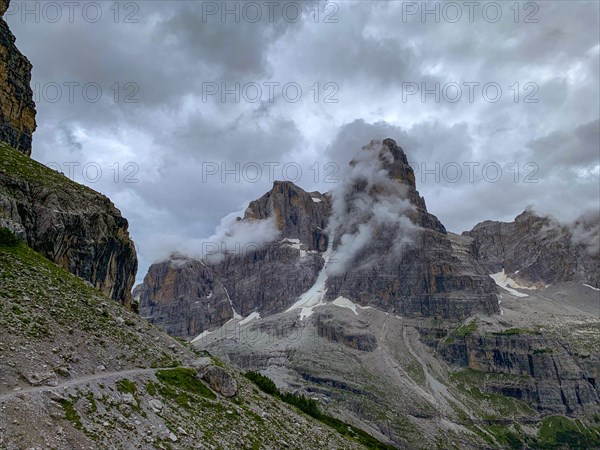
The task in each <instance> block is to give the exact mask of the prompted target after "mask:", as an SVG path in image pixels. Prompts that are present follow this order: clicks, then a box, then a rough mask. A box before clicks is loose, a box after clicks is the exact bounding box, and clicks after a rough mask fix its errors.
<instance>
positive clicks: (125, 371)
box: [0, 229, 362, 449]
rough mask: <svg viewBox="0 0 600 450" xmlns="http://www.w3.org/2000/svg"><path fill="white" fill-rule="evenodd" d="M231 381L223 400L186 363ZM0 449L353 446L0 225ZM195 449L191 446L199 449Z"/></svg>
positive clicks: (352, 442) (355, 444)
mask: <svg viewBox="0 0 600 450" xmlns="http://www.w3.org/2000/svg"><path fill="white" fill-rule="evenodd" d="M198 365H200V366H202V367H204V366H206V365H209V366H211V365H212V366H218V367H219V368H220V369H219V370H224V371H225V372H226V373H227V374H228V376H229V377H230V379H232V380H234V382H235V383H237V394H236V395H234V396H232V397H229V398H225V397H224V396H223V395H221V394H220V393H219V392H220V391H219V390H218V389H217V390H215V389H216V388H214V386H213V388H211V386H212V384H210V383H207V382H206V381H202V380H201V378H200V377H199V376H198V374H197V369H196V368H195V366H198ZM0 410H1V411H2V414H0V448H32V447H35V448H38V447H40V448H42V447H43V448H54V449H64V448H98V449H104V448H122V449H129V448H164V449H169V448H185V449H187V448H214V449H217V448H248V449H253V448H254V449H258V448H268V447H271V448H273V447H274V448H283V447H288V448H298V449H300V448H362V447H361V446H360V445H359V444H358V443H357V442H355V441H354V440H352V439H350V438H346V437H344V436H342V435H341V434H339V433H338V432H337V431H335V430H333V429H330V428H329V427H327V426H324V425H323V424H321V423H320V422H318V421H316V420H314V419H312V418H310V417H308V416H306V415H304V414H302V413H301V412H300V411H297V410H296V409H295V408H293V407H290V406H288V405H285V404H284V403H283V402H281V401H279V400H277V399H274V398H272V397H270V396H268V395H267V394H264V393H263V392H261V391H260V390H259V389H258V388H256V387H255V386H254V385H253V384H252V383H251V382H250V381H248V380H246V379H245V378H244V377H243V376H241V375H240V374H239V373H237V372H235V371H234V370H232V369H230V368H226V367H224V366H223V365H222V364H221V363H220V362H218V361H216V360H213V359H212V358H210V357H207V356H206V354H205V353H204V352H201V351H199V350H197V349H194V348H192V347H191V346H190V345H189V344H187V343H184V342H180V341H177V340H175V339H173V338H171V337H169V336H167V335H166V334H164V333H162V332H161V331H160V330H158V329H157V328H156V327H154V326H152V325H150V324H149V323H147V322H146V321H144V320H142V319H140V318H139V317H138V316H137V315H136V314H134V313H133V312H131V311H129V310H127V309H125V308H123V307H121V306H120V305H118V304H117V303H115V302H114V301H111V300H109V299H108V298H106V297H104V296H103V295H102V294H101V293H100V292H98V291H97V290H95V289H94V288H92V287H90V286H89V285H88V284H86V283H85V282H83V281H82V280H80V279H79V278H77V277H76V276H74V275H71V274H70V273H68V272H66V271H65V270H63V269H62V268H60V267H58V266H57V265H55V264H54V263H52V262H50V261H49V260H47V259H46V258H44V257H43V256H41V255H39V254H38V253H36V252H34V251H32V250H31V249H30V248H28V247H27V246H26V245H25V244H24V243H22V242H20V241H19V240H18V239H16V238H15V237H14V235H12V234H11V233H10V232H8V230H6V229H0ZM198 446H200V447H198Z"/></svg>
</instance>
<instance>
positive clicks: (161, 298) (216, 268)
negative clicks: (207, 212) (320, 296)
mask: <svg viewBox="0 0 600 450" xmlns="http://www.w3.org/2000/svg"><path fill="white" fill-rule="evenodd" d="M330 208H331V205H330V201H329V197H327V196H325V195H322V194H320V193H318V192H310V193H309V192H306V191H304V190H303V189H301V188H299V187H298V186H296V185H294V184H293V183H289V182H279V181H276V182H275V183H274V184H273V188H272V189H271V190H270V191H269V192H267V193H266V194H264V195H263V196H262V197H260V198H259V199H257V200H255V201H252V202H250V204H249V206H248V208H247V209H246V211H245V213H244V217H243V218H239V220H241V221H248V222H251V221H255V220H265V219H272V218H274V219H275V223H276V226H277V229H278V230H279V236H278V238H277V239H276V240H275V241H273V242H270V243H267V244H264V245H262V246H260V247H252V248H251V249H248V251H243V252H238V253H230V254H227V255H226V256H224V257H223V258H222V259H220V260H215V261H203V262H201V261H198V260H193V259H189V258H187V259H186V258H182V257H179V256H175V257H174V258H171V260H169V261H163V262H159V263H156V264H153V265H152V266H151V267H150V270H149V272H148V275H147V276H146V278H145V279H144V283H143V284H142V285H141V286H140V287H139V288H136V294H138V295H139V300H140V306H141V314H142V315H143V316H145V317H147V318H149V320H151V321H152V322H153V323H155V324H156V325H159V326H161V327H163V328H164V329H165V330H167V331H168V332H169V333H171V334H173V335H176V336H180V337H185V338H193V337H195V336H197V335H198V334H200V333H201V332H202V331H205V330H207V329H209V328H212V327H215V326H218V325H222V324H223V323H225V322H227V321H228V320H229V319H231V318H233V317H234V316H236V315H241V316H244V317H245V316H248V315H249V314H251V313H253V312H258V313H259V314H261V315H269V314H274V313H277V312H280V311H283V310H285V309H286V308H288V307H289V306H291V305H292V304H293V303H295V302H296V300H297V299H298V297H299V296H300V295H301V294H303V293H304V292H306V291H307V290H308V289H309V288H310V287H311V286H312V285H313V283H314V282H315V280H316V278H317V276H318V274H319V272H320V271H321V269H322V268H323V264H324V260H323V257H322V252H323V251H324V250H326V248H327V244H328V236H327V234H326V231H325V229H326V227H327V221H328V218H329V215H330Z"/></svg>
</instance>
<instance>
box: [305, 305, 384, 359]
mask: <svg viewBox="0 0 600 450" xmlns="http://www.w3.org/2000/svg"><path fill="white" fill-rule="evenodd" d="M315 321H316V325H317V334H318V335H319V336H321V337H324V338H326V339H328V340H330V341H331V342H339V343H341V344H344V345H345V346H347V347H350V348H354V349H356V350H361V351H363V352H372V351H373V350H375V349H376V348H377V338H376V337H375V335H374V334H373V333H370V332H369V331H367V328H368V324H367V323H364V324H359V326H356V325H353V324H351V323H349V322H347V321H345V320H343V319H341V318H340V317H336V316H335V315H333V314H331V313H320V314H318V315H317V317H316V318H315Z"/></svg>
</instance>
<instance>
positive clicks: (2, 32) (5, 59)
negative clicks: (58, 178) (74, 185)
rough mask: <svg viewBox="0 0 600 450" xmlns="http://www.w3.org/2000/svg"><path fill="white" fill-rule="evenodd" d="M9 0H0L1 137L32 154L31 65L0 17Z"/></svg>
mask: <svg viewBox="0 0 600 450" xmlns="http://www.w3.org/2000/svg"><path fill="white" fill-rule="evenodd" d="M9 1H10V0H0V141H4V142H7V143H8V144H10V145H11V147H13V148H15V149H17V150H19V151H20V152H21V153H24V154H25V155H27V156H29V155H31V142H32V135H33V132H34V131H35V128H36V123H35V103H34V102H33V92H32V90H31V86H30V82H31V67H32V66H31V63H30V62H29V60H28V59H27V58H26V57H25V56H23V55H22V54H21V52H20V51H19V49H18V48H17V47H16V46H15V37H14V36H13V34H12V33H11V32H10V30H9V28H8V25H7V24H6V22H5V21H4V20H3V19H2V18H1V17H2V15H4V12H5V11H6V9H7V8H8V4H9Z"/></svg>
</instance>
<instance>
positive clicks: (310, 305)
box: [286, 235, 333, 320]
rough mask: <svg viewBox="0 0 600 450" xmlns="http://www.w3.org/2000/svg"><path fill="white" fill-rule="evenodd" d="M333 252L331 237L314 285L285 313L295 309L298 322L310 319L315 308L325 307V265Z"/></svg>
mask: <svg viewBox="0 0 600 450" xmlns="http://www.w3.org/2000/svg"><path fill="white" fill-rule="evenodd" d="M332 251H333V235H332V236H331V237H330V239H329V244H328V245H327V250H326V251H325V253H323V259H324V261H325V263H324V264H323V268H322V269H321V272H319V276H318V277H317V280H316V281H315V284H313V285H312V287H311V288H310V289H309V290H308V291H306V292H305V293H304V294H302V295H301V296H300V298H299V299H298V301H297V302H296V303H294V304H293V305H292V306H290V307H289V308H288V309H287V310H286V312H290V311H294V310H296V309H299V310H300V320H304V319H305V318H306V317H310V316H311V315H312V314H313V312H314V311H313V310H314V308H316V307H317V306H323V305H325V293H326V292H327V287H326V282H327V271H326V269H327V263H328V262H329V258H330V257H331V253H332Z"/></svg>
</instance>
